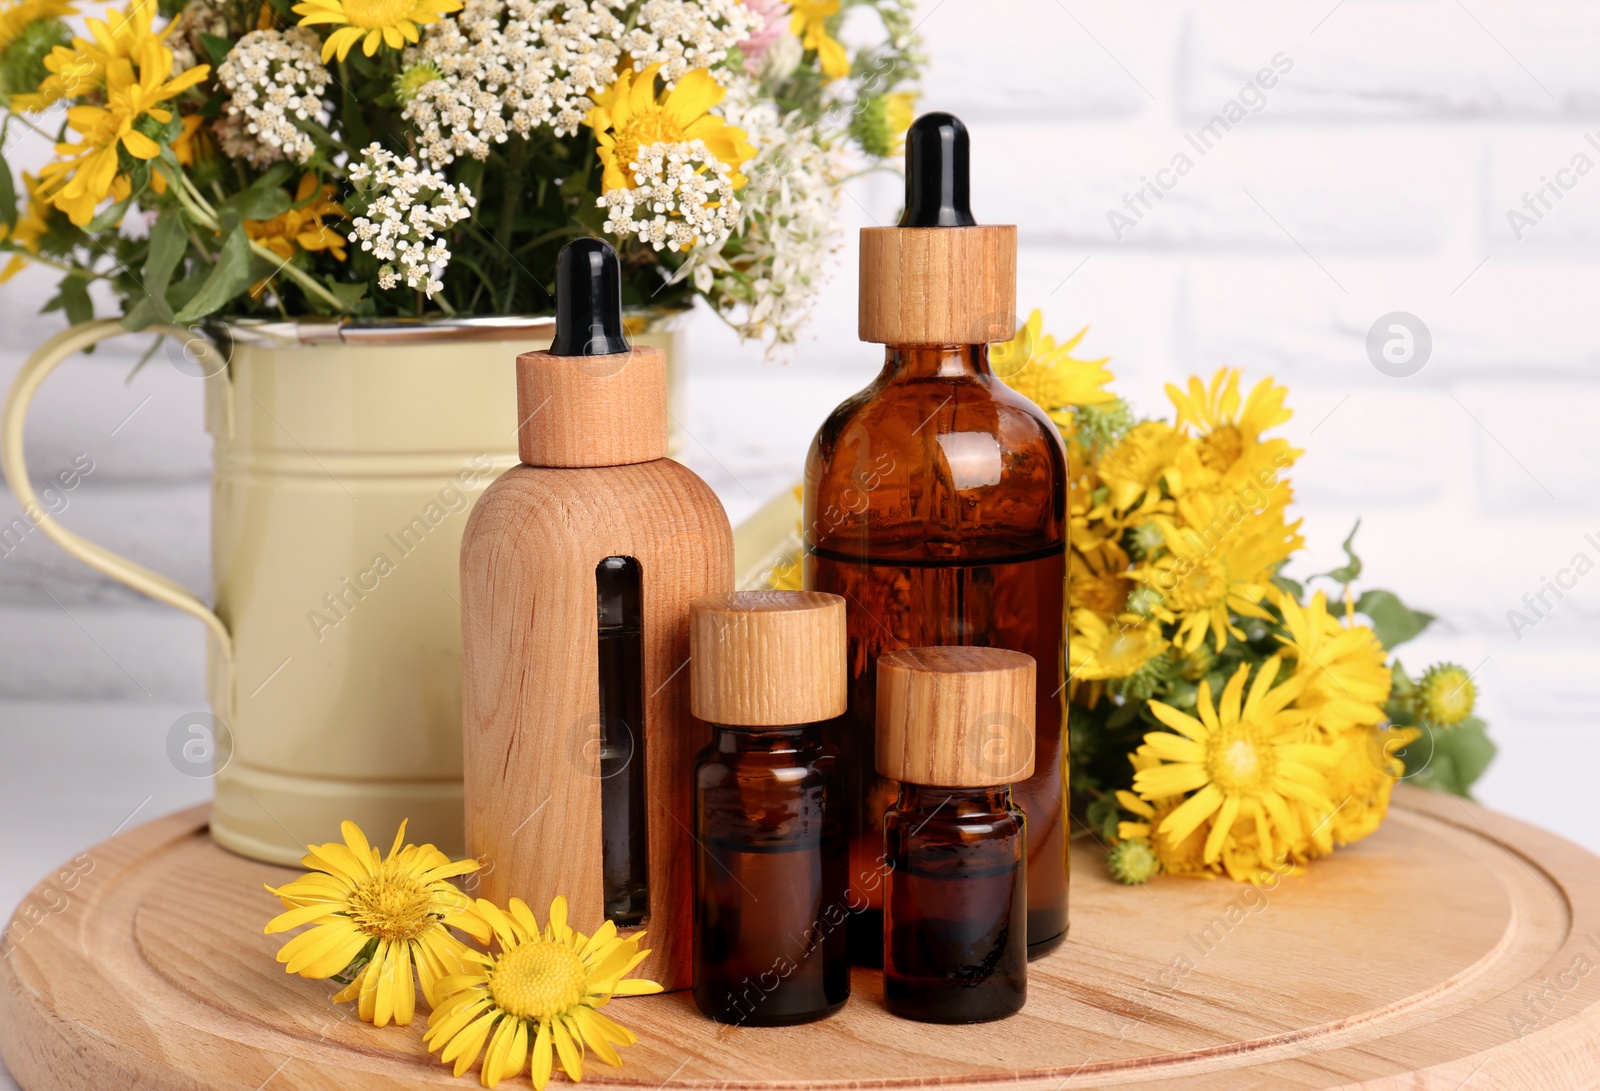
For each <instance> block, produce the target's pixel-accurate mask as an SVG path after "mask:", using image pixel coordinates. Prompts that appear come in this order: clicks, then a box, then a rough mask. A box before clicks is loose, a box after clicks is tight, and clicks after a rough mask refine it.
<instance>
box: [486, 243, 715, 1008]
mask: <svg viewBox="0 0 1600 1091" xmlns="http://www.w3.org/2000/svg"><path fill="white" fill-rule="evenodd" d="M620 285H621V278H620V276H619V272H618V267H617V256H616V254H615V253H614V252H613V251H612V249H611V247H610V246H608V245H606V244H605V243H604V242H602V241H600V240H598V239H579V240H577V241H575V242H573V243H571V244H569V245H568V246H567V247H566V249H564V250H563V251H562V252H561V256H560V259H559V264H558V266H557V270H556V303H557V315H556V337H555V341H554V342H553V343H552V344H551V346H550V350H549V351H548V352H530V353H524V354H523V355H522V356H519V357H518V358H517V417H518V419H519V420H520V421H521V422H522V423H521V426H520V433H519V443H520V448H521V454H522V465H520V466H515V467H513V468H512V469H510V470H507V471H506V472H505V473H504V474H502V475H501V476H500V477H499V478H498V479H497V480H496V481H495V482H494V483H493V484H492V485H490V486H489V488H488V489H487V490H486V491H485V492H484V494H483V496H482V497H481V498H479V500H478V503H477V505H476V506H475V507H474V508H473V510H472V516H471V519H470V520H469V522H468V524H467V527H466V532H465V535H464V537H463V539H462V543H461V651H462V672H463V678H462V694H463V705H464V707H463V725H462V726H463V732H464V757H465V762H466V769H465V773H466V836H467V852H468V853H469V854H470V855H472V856H476V857H478V858H479V859H480V860H482V861H483V869H482V870H481V871H480V872H479V873H478V875H479V876H481V879H480V883H479V886H478V889H477V890H476V893H477V894H479V895H481V896H483V897H487V898H490V899H491V900H493V901H496V902H498V903H500V904H502V905H503V904H504V903H505V902H506V900H507V899H509V898H512V897H517V898H521V899H523V900H524V901H526V902H527V903H528V904H529V905H530V906H532V907H533V908H534V911H535V912H537V913H544V912H547V911H548V908H549V905H550V902H551V901H552V899H553V898H554V897H555V896H556V895H557V894H564V895H565V896H566V897H567V899H568V901H569V903H570V906H571V915H572V919H573V920H574V921H575V922H584V923H585V924H586V925H587V927H588V928H591V929H592V928H594V927H596V926H598V925H599V923H600V921H601V920H602V919H603V918H604V919H609V920H612V921H614V922H616V924H617V926H618V927H619V928H621V929H623V930H624V931H626V930H628V929H632V928H637V927H640V926H645V927H648V929H649V931H650V938H649V940H648V943H647V946H649V947H650V948H651V949H652V951H653V953H652V954H651V956H650V959H649V960H648V961H647V962H645V963H644V964H643V967H642V968H641V970H640V973H641V974H642V975H644V976H647V977H650V978H653V979H654V980H656V981H659V982H661V983H662V984H663V985H665V986H666V987H667V988H668V989H682V988H688V986H689V984H690V980H691V952H692V940H691V936H692V931H691V924H690V921H691V913H692V906H693V890H692V887H691V885H690V883H689V877H688V872H687V869H685V868H683V867H682V863H683V861H685V860H687V859H688V858H689V854H690V850H691V848H692V847H693V841H692V839H691V838H690V836H689V829H690V822H691V813H690V810H691V809H690V792H689V779H688V773H689V769H690V766H691V765H692V763H693V761H694V755H695V752H696V751H698V750H699V749H700V748H701V746H703V745H704V744H705V742H706V740H707V739H708V738H709V737H710V732H709V731H708V730H707V729H706V727H705V725H704V724H702V723H699V722H698V721H696V720H694V719H693V717H692V716H691V714H690V711H689V677H688V672H687V671H685V670H683V666H684V664H685V663H686V662H687V661H688V658H689V602H690V600H692V599H694V598H696V597H698V596H700V595H704V594H707V593H711V592H718V591H726V590H728V589H729V588H731V587H732V583H733V534H732V530H731V529H730V527H729V525H728V518H727V515H726V514H725V513H724V512H723V510H722V505H721V504H720V503H719V502H718V501H717V498H716V496H715V495H714V494H713V493H712V491H711V489H710V487H709V486H707V485H706V483H705V482H703V481H701V480H700V479H699V478H698V477H696V476H695V475H694V474H693V473H691V472H690V471H689V470H687V469H685V468H684V467H683V466H680V465H679V464H678V463H676V462H674V461H672V460H671V459H669V458H667V457H666V454H667V434H668V430H667V386H666V368H665V364H664V361H663V360H662V357H661V354H660V353H659V352H658V351H657V350H655V349H653V348H632V349H630V348H629V346H628V343H627V340H626V339H625V338H624V336H623V332H622V315H621V294H620Z"/></svg>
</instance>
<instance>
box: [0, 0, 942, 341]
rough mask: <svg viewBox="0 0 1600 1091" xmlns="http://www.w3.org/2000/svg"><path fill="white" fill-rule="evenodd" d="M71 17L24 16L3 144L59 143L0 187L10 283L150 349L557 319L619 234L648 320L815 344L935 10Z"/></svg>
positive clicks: (503, 2)
mask: <svg viewBox="0 0 1600 1091" xmlns="http://www.w3.org/2000/svg"><path fill="white" fill-rule="evenodd" d="M74 2H75V0H0V105H3V107H4V111H3V118H4V120H3V122H0V124H3V125H4V130H3V132H0V147H3V146H4V136H6V135H10V133H11V132H12V131H13V130H14V129H19V128H27V129H31V130H34V131H36V132H37V133H39V134H42V135H44V136H45V137H47V138H48V139H49V140H50V141H51V142H52V143H53V144H54V149H55V157H54V159H53V160H52V161H50V162H49V163H47V164H45V165H44V166H43V167H42V168H41V169H40V170H39V172H38V174H37V175H33V174H24V175H22V177H21V178H20V184H19V180H18V179H17V178H15V177H14V176H13V175H12V172H11V170H10V168H9V166H7V167H6V169H4V170H0V250H4V251H8V252H9V254H10V258H9V262H8V264H6V266H5V267H4V270H3V275H10V274H12V273H14V272H15V271H16V270H17V269H18V268H20V267H21V266H22V265H24V264H27V263H30V262H32V263H37V264H40V265H46V266H49V267H51V268H54V269H57V270H59V271H60V272H61V274H62V277H61V285H60V291H59V293H58V294H57V296H56V297H55V298H54V299H53V300H52V301H51V303H50V304H49V305H48V306H49V307H50V308H51V309H62V310H64V311H65V312H66V314H67V316H68V317H69V318H71V319H73V320H80V319H83V318H87V317H90V316H91V315H92V313H93V307H92V304H91V301H90V294H89V286H90V285H91V284H93V283H94V282H95V281H103V282H105V283H106V284H107V285H108V286H109V287H110V288H111V289H112V291H113V292H114V293H115V295H116V296H117V297H118V298H119V300H120V302H121V306H122V311H123V321H124V323H125V325H127V326H128V328H130V329H141V328H144V327H145V326H149V325H151V324H153V323H158V322H159V323H169V322H174V321H176V322H179V323H187V322H193V321H196V320H199V319H201V318H204V317H205V316H207V315H211V314H217V313H222V314H227V315H272V316H285V317H293V316H301V315H352V316H364V317H390V316H424V315H473V314H518V313H538V312H541V311H547V310H549V309H550V306H551V304H552V300H551V297H550V294H549V291H548V287H547V285H546V283H545V279H544V278H545V277H546V276H547V275H548V272H549V270H551V269H552V268H553V267H554V258H555V254H556V253H557V251H559V250H560V248H561V247H562V246H563V245H564V244H565V243H566V242H568V241H569V240H570V239H572V238H573V237H575V236H579V235H585V234H597V235H606V236H609V237H610V239H611V241H612V242H613V243H614V244H615V245H616V247H617V249H618V251H619V253H620V254H621V257H622V263H623V270H624V300H625V302H626V303H629V304H631V305H636V306H658V307H665V308H673V307H683V306H686V305H688V304H689V303H690V302H692V299H693V297H694V296H695V295H700V296H704V297H705V298H706V299H707V300H708V301H709V303H710V304H711V306H712V307H713V308H714V309H715V310H716V311H717V313H719V314H721V315H723V316H724V317H725V318H727V319H728V320H729V321H730V322H731V323H733V324H734V325H735V326H736V327H737V328H738V329H739V331H740V332H741V333H742V334H744V335H745V336H749V337H765V338H767V339H769V340H771V341H787V340H791V339H792V338H793V336H794V334H795V331H796V329H797V328H798V327H799V326H800V325H801V323H802V322H803V321H804V319H805V317H806V316H807V314H808V310H809V305H810V301H811V298H812V296H813V293H814V292H815V290H816V288H817V287H818V285H819V283H820V281H821V278H822V277H823V275H824V273H825V266H826V259H827V258H828V256H829V254H830V253H831V251H832V250H833V248H834V236H835V212H836V205H837V199H838V196H839V186H840V184H841V182H842V181H843V180H844V179H845V178H846V177H847V176H848V174H849V173H851V172H853V171H858V170H862V169H870V168H872V167H874V166H877V165H880V164H882V163H883V162H885V161H886V160H888V159H889V158H891V157H892V156H894V155H895V153H896V151H897V147H898V144H899V140H900V134H901V133H903V132H904V130H905V128H906V126H907V125H908V124H909V123H910V120H911V115H912V95H911V92H910V91H909V90H907V88H908V87H909V86H910V85H912V84H913V83H914V82H915V80H916V78H917V71H918V64H919V55H918V52H917V44H916V40H915V38H914V36H913V34H912V24H911V19H910V10H911V0H788V2H786V0H298V2H297V0H127V3H126V6H125V7H120V8H117V7H113V8H111V9H108V10H106V11H104V12H101V13H98V14H96V15H92V16H90V17H88V18H87V19H86V20H85V21H84V23H83V24H82V30H81V31H79V30H74V29H73V28H72V26H70V25H69V23H68V22H67V19H68V18H69V17H73V16H75V15H77V14H79V13H78V12H77V11H76V9H75V8H74V6H73V4H74ZM847 19H848V20H849V22H850V34H851V36H852V37H853V38H861V39H862V40H863V41H865V42H866V43H867V44H865V45H862V46H860V47H859V48H856V49H854V50H852V49H850V48H848V47H846V46H845V45H844V44H843V43H842V42H841V40H840V34H841V33H842V30H841V28H842V26H843V24H844V23H845V21H846V20H847ZM3 165H4V164H3V163H0V166H3Z"/></svg>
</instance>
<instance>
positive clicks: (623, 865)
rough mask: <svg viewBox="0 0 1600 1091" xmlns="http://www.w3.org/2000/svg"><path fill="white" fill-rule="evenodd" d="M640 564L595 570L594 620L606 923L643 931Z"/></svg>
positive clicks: (618, 562) (645, 866) (645, 861)
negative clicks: (597, 616)
mask: <svg viewBox="0 0 1600 1091" xmlns="http://www.w3.org/2000/svg"><path fill="white" fill-rule="evenodd" d="M639 579H640V574H639V562H638V561H636V560H634V559H633V558H632V557H607V558H606V559H605V560H603V561H601V562H600V564H599V565H598V566H597V567H596V568H595V589H596V591H597V600H598V603H599V614H600V845H601V855H600V870H601V879H602V885H603V897H604V903H605V914H606V919H607V920H609V921H613V922H615V923H616V924H617V926H618V927H624V928H625V927H629V926H632V925H638V924H643V923H644V919H645V912H646V910H647V909H648V908H649V904H650V888H649V882H650V861H649V854H648V846H649V839H648V830H647V829H646V826H645V763H644V731H643V727H644V637H643V634H642V631H641V628H640V621H641V616H642V612H641V606H640V602H641V590H640V583H639Z"/></svg>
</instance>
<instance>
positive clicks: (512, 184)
mask: <svg viewBox="0 0 1600 1091" xmlns="http://www.w3.org/2000/svg"><path fill="white" fill-rule="evenodd" d="M508 158H509V159H510V162H508V163H507V164H506V169H505V173H504V174H503V175H502V176H501V178H500V185H501V186H502V187H503V192H502V194H501V198H500V220H499V224H500V237H499V239H498V241H499V243H500V245H501V247H503V248H504V249H505V251H506V253H508V254H515V253H516V251H515V250H513V249H512V248H511V239H512V234H513V233H514V232H515V231H516V227H517V198H518V197H520V196H522V172H523V170H524V169H525V168H526V167H527V164H528V141H527V140H526V139H525V138H514V139H513V141H512V144H511V149H510V156H509V157H508ZM512 264H513V266H514V265H515V263H514V262H513V263H512ZM506 275H507V277H508V279H507V282H506V283H507V288H506V306H507V307H508V308H509V307H511V306H513V305H514V304H515V303H516V300H517V274H516V270H515V269H514V268H511V269H507V270H506ZM507 313H510V312H509V311H508V312H507Z"/></svg>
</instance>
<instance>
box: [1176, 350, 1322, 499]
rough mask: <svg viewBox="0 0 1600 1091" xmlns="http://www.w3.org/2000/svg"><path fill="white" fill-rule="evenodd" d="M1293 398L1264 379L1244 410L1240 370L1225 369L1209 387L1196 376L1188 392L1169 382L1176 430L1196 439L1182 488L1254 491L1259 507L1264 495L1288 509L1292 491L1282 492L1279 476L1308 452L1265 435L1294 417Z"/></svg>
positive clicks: (1218, 373) (1248, 398) (1234, 491)
mask: <svg viewBox="0 0 1600 1091" xmlns="http://www.w3.org/2000/svg"><path fill="white" fill-rule="evenodd" d="M1288 393H1289V392H1288V389H1287V388H1285V387H1281V386H1278V385H1277V384H1275V383H1274V382H1273V381H1272V380H1271V379H1270V378H1268V379H1262V380H1261V381H1260V382H1259V383H1257V384H1256V385H1255V386H1254V387H1253V388H1252V389H1251V391H1250V394H1249V397H1247V398H1246V399H1245V401H1244V404H1243V406H1242V407H1241V405H1240V402H1239V372H1238V370H1237V369H1235V368H1222V369H1221V370H1219V371H1218V372H1217V373H1216V374H1215V375H1214V376H1212V379H1211V385H1210V386H1209V387H1206V386H1202V385H1201V383H1200V380H1199V378H1198V377H1191V378H1190V379H1189V389H1188V392H1187V393H1185V392H1184V391H1182V390H1180V389H1178V388H1177V387H1176V386H1173V385H1172V384H1170V383H1169V384H1168V385H1167V396H1168V397H1169V398H1171V399H1172V404H1173V406H1174V407H1176V409H1177V411H1178V419H1177V421H1176V422H1175V427H1176V428H1177V429H1178V430H1179V431H1184V432H1187V431H1191V430H1192V431H1193V432H1194V433H1195V436H1196V442H1195V445H1194V447H1193V448H1192V449H1191V451H1190V452H1188V453H1189V454H1190V456H1191V459H1192V462H1191V463H1190V464H1189V465H1185V466H1184V467H1183V469H1184V470H1185V473H1184V476H1183V482H1182V484H1183V485H1184V486H1185V487H1188V488H1209V489H1213V490H1217V491H1219V492H1226V493H1237V492H1239V491H1241V490H1246V489H1248V490H1250V496H1251V497H1252V500H1251V502H1252V503H1253V504H1256V506H1259V502H1258V501H1257V500H1256V499H1255V498H1256V497H1257V496H1258V494H1259V497H1260V498H1261V499H1264V500H1265V501H1266V502H1267V503H1276V504H1277V505H1279V506H1280V507H1281V506H1283V505H1285V504H1287V503H1288V500H1289V490H1288V489H1287V488H1279V487H1278V475H1279V474H1280V473H1281V472H1282V471H1283V470H1286V469H1288V467H1289V466H1291V465H1293V463H1294V460H1295V459H1297V458H1299V457H1300V456H1301V455H1302V454H1304V453H1305V452H1304V451H1300V450H1296V449H1294V448H1292V447H1290V446H1289V442H1288V441H1287V440H1284V439H1270V440H1263V439H1262V433H1263V432H1265V431H1266V430H1267V429H1269V428H1272V427H1274V426H1276V425H1279V424H1282V423H1283V422H1284V421H1287V420H1288V419H1289V418H1290V417H1291V416H1293V413H1292V412H1291V411H1290V410H1289V409H1287V408H1285V407H1284V404H1283V402H1284V398H1285V396H1286V395H1287V394H1288Z"/></svg>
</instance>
